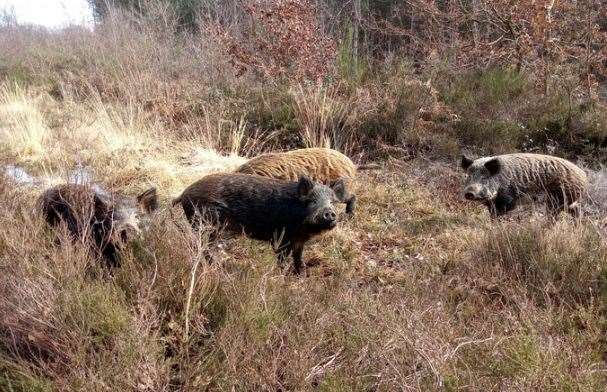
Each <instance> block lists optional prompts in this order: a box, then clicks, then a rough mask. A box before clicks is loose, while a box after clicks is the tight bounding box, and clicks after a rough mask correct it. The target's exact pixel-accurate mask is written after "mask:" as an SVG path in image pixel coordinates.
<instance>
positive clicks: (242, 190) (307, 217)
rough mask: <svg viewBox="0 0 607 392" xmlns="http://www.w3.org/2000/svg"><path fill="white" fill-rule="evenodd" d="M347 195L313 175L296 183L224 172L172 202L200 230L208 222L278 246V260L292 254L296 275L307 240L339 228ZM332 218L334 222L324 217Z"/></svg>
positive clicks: (204, 179) (339, 184) (200, 183)
mask: <svg viewBox="0 0 607 392" xmlns="http://www.w3.org/2000/svg"><path fill="white" fill-rule="evenodd" d="M343 192H344V188H343V182H342V181H340V180H338V181H337V182H336V183H334V184H333V187H332V188H330V187H328V186H326V185H322V184H319V183H315V182H313V181H312V180H311V179H309V178H308V177H302V178H301V179H300V180H299V181H298V182H292V181H282V180H277V179H273V178H267V177H262V176H257V175H249V174H241V173H231V174H226V173H220V174H211V175H208V176H206V177H204V178H202V179H201V180H199V181H197V182H195V183H194V184H192V185H190V186H189V187H188V188H186V189H185V190H184V191H183V193H182V194H181V196H180V197H178V198H177V199H175V200H174V201H173V204H174V205H175V204H177V203H181V206H182V207H183V210H184V213H185V215H186V217H187V218H188V220H189V221H190V222H191V223H192V225H193V226H194V227H195V228H196V227H198V225H199V224H200V219H203V220H206V221H207V222H209V223H211V224H212V225H214V226H221V227H225V228H226V229H227V230H228V231H231V232H234V233H243V232H244V233H245V234H246V235H247V236H249V237H251V238H254V239H257V240H261V241H267V242H270V243H273V245H275V251H276V253H277V255H278V257H279V260H280V261H282V260H284V259H285V258H286V257H287V256H289V255H292V256H293V260H294V267H295V271H296V272H300V269H301V267H302V261H301V255H302V251H303V246H304V244H305V242H306V241H308V240H309V239H310V238H312V237H313V236H315V235H317V234H320V233H322V232H323V231H326V230H330V229H332V228H333V227H334V226H335V224H336V222H337V220H336V216H335V211H334V208H333V203H334V202H335V201H337V199H338V197H339V196H340V195H339V194H340V193H343ZM327 214H328V216H330V217H331V219H330V220H326V219H324V218H323V217H324V216H327Z"/></svg>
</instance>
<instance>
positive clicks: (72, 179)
mask: <svg viewBox="0 0 607 392" xmlns="http://www.w3.org/2000/svg"><path fill="white" fill-rule="evenodd" d="M67 182H69V183H71V184H90V183H92V182H93V173H92V172H91V170H90V168H88V167H86V166H81V165H78V167H76V168H75V169H74V170H72V171H71V172H70V174H69V175H68V177H67Z"/></svg>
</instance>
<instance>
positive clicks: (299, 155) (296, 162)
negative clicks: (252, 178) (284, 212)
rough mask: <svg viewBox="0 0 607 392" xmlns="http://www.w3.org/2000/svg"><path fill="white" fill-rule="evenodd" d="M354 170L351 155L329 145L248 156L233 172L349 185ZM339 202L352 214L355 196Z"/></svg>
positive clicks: (354, 173)
mask: <svg viewBox="0 0 607 392" xmlns="http://www.w3.org/2000/svg"><path fill="white" fill-rule="evenodd" d="M356 171H357V170H356V165H355V164H354V162H352V160H351V159H350V158H348V157H347V156H345V155H344V154H342V153H340V152H339V151H336V150H333V149H330V148H302V149H298V150H293V151H287V152H281V153H269V154H263V155H260V156H258V157H255V158H252V159H250V160H249V161H248V162H246V163H245V164H243V165H242V166H240V167H239V168H238V169H236V173H243V174H256V175H259V176H264V177H270V178H276V179H279V180H288V181H297V180H298V179H299V177H300V176H308V177H310V178H311V179H312V180H314V181H318V182H320V183H322V184H325V185H329V184H330V183H331V182H332V181H335V180H337V179H340V178H342V179H344V180H346V181H347V184H348V185H351V181H352V180H354V178H355V177H356ZM348 188H349V186H348ZM341 201H342V202H344V203H346V204H347V207H346V211H347V212H348V213H349V214H352V213H353V212H354V204H355V201H356V197H355V196H354V195H351V194H346V195H345V196H344V200H341Z"/></svg>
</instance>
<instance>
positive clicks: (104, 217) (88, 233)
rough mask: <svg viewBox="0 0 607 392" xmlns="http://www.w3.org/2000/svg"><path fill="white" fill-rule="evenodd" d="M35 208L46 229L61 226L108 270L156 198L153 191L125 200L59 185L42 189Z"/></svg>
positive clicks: (116, 262) (96, 190)
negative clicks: (43, 190)
mask: <svg viewBox="0 0 607 392" xmlns="http://www.w3.org/2000/svg"><path fill="white" fill-rule="evenodd" d="M38 206H39V209H40V211H41V213H42V215H43V217H44V219H45V220H46V222H47V223H48V224H49V225H50V226H52V227H55V226H58V225H60V224H61V223H64V224H65V225H66V226H67V229H68V232H69V233H70V235H71V236H72V237H73V239H74V240H76V239H80V240H84V241H86V242H88V243H89V244H90V245H91V247H92V249H93V251H94V252H95V253H96V254H97V255H98V256H101V257H103V258H104V259H105V262H106V264H107V266H108V267H118V266H120V251H121V250H122V249H123V248H124V246H125V245H126V243H127V242H128V241H130V240H131V239H132V237H133V234H136V233H139V232H140V230H141V226H142V224H143V222H144V219H143V217H144V216H146V215H148V214H149V213H151V212H152V211H154V210H155V209H157V208H158V196H157V194H156V188H150V189H148V190H147V191H145V192H143V193H142V194H140V195H139V196H137V197H136V198H126V197H118V196H116V195H113V194H110V193H108V192H105V191H102V190H101V189H99V188H97V187H91V186H87V185H78V184H63V185H58V186H55V187H53V188H50V189H48V190H46V191H45V192H44V193H43V194H42V195H41V196H40V198H39V200H38Z"/></svg>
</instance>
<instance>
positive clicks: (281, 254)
mask: <svg viewBox="0 0 607 392" xmlns="http://www.w3.org/2000/svg"><path fill="white" fill-rule="evenodd" d="M303 245H304V244H303V242H295V243H293V244H289V245H286V246H281V247H280V248H279V249H276V251H275V252H276V256H277V257H278V265H279V266H280V267H282V266H284V265H285V263H286V262H287V260H288V259H289V256H292V257H293V271H294V272H295V274H297V275H299V274H300V273H301V269H302V266H303V261H302V255H303Z"/></svg>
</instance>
